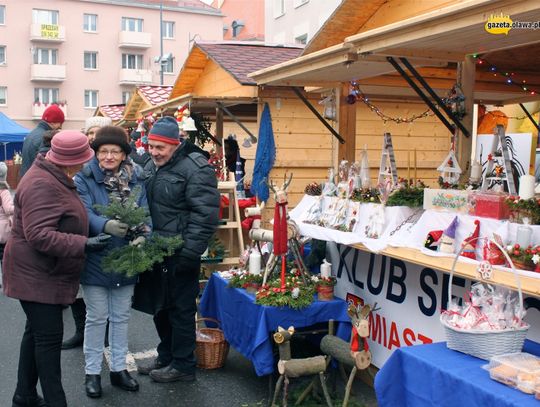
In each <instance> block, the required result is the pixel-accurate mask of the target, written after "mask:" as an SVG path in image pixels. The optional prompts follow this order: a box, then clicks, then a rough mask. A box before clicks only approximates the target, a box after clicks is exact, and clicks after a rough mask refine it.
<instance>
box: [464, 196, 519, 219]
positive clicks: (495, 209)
mask: <svg viewBox="0 0 540 407" xmlns="http://www.w3.org/2000/svg"><path fill="white" fill-rule="evenodd" d="M507 197H508V195H506V194H501V193H494V192H473V193H471V194H470V195H469V214H470V215H474V216H482V217H484V218H492V219H508V217H509V216H510V209H509V208H508V204H507V203H506V198H507Z"/></svg>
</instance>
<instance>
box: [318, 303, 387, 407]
mask: <svg viewBox="0 0 540 407" xmlns="http://www.w3.org/2000/svg"><path fill="white" fill-rule="evenodd" d="M376 306H377V304H375V305H374V306H373V308H372V307H371V306H369V305H364V306H363V307H360V306H358V307H356V306H355V305H353V304H350V305H349V308H348V309H347V314H349V316H350V317H351V322H352V333H351V341H350V343H347V342H346V341H344V340H343V339H341V338H338V337H337V336H334V335H325V336H324V337H323V338H322V341H321V350H322V352H323V353H324V354H326V355H328V356H330V357H331V358H334V359H335V360H336V361H338V362H340V363H342V364H344V365H346V366H349V367H352V370H351V373H350V374H349V378H348V379H347V385H346V386H345V396H344V397H343V404H342V406H343V407H346V406H347V405H348V404H349V397H350V394H351V387H352V383H353V380H354V377H355V376H356V372H357V371H358V370H363V369H366V368H368V367H369V365H370V364H371V352H370V351H369V346H368V343H367V337H368V336H369V322H368V317H369V314H370V313H371V312H372V311H374V310H376V308H375V307H376ZM329 361H330V360H329Z"/></svg>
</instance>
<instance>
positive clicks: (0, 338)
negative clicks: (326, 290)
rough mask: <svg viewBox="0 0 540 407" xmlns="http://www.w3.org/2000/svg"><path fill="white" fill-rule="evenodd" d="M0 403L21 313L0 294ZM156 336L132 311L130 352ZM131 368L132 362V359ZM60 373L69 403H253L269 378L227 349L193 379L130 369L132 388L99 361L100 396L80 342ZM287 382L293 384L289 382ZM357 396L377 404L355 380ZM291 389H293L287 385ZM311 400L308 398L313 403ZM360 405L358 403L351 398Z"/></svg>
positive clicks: (9, 384)
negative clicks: (91, 394) (158, 377)
mask: <svg viewBox="0 0 540 407" xmlns="http://www.w3.org/2000/svg"><path fill="white" fill-rule="evenodd" d="M0 321H1V329H0V370H1V372H2V373H1V375H0V378H1V379H0V406H1V407H7V406H10V405H11V397H12V395H13V391H14V389H15V383H16V376H17V361H18V353H19V343H20V338H21V335H22V332H23V327H24V314H23V312H22V310H21V308H20V305H19V303H18V302H17V301H15V300H12V299H9V298H7V297H5V296H4V295H3V294H0ZM64 321H65V336H66V337H68V336H70V335H71V333H72V332H73V329H74V328H73V318H72V317H71V312H70V311H69V310H66V311H65V313H64ZM156 341H157V336H156V334H155V330H154V327H153V323H152V319H151V317H150V316H148V315H145V314H142V313H139V312H136V311H134V312H133V314H132V320H131V323H130V343H129V347H130V350H131V352H132V353H133V356H134V357H135V358H141V357H147V356H148V355H151V354H152V352H155V345H156V343H157V342H156ZM131 366H133V368H134V365H131ZM62 375H63V383H64V389H65V391H66V394H67V399H68V404H69V406H70V407H87V406H88V407H93V406H100V407H138V406H144V407H152V406H160V407H169V406H170V407H173V406H211V407H237V406H238V407H247V406H249V407H254V406H266V403H267V398H268V396H267V395H268V383H269V381H268V378H267V377H257V375H256V374H255V372H254V370H253V367H252V366H251V363H250V362H249V360H247V359H246V358H244V357H243V356H242V355H240V354H239V353H237V352H235V351H234V349H231V352H230V354H229V357H228V359H227V363H226V366H225V367H224V368H222V369H218V370H210V371H208V370H206V371H205V370H199V371H198V372H197V375H198V376H197V377H198V380H197V381H196V382H195V383H189V384H186V383H171V384H158V383H154V382H152V381H151V380H150V379H149V378H148V377H147V376H140V375H137V374H136V373H134V375H135V377H136V378H137V380H139V383H140V385H141V389H140V391H139V392H137V393H128V392H125V391H122V390H119V389H117V388H112V387H111V385H110V383H109V378H108V369H107V364H106V363H104V368H103V375H102V384H103V393H104V394H103V397H102V398H100V399H95V400H93V399H89V398H88V397H86V395H85V392H84V386H83V382H84V357H83V354H82V350H81V348H78V349H73V350H68V351H63V353H62ZM291 385H292V384H291ZM355 390H356V393H355V394H356V397H355V398H356V400H357V401H361V402H362V404H363V405H365V406H366V407H375V406H376V405H377V403H376V400H375V396H374V393H373V390H372V389H370V388H368V387H367V386H365V385H363V384H362V383H361V382H360V381H357V383H356V384H355ZM291 391H294V389H291ZM312 405H313V404H312ZM356 405H359V404H356Z"/></svg>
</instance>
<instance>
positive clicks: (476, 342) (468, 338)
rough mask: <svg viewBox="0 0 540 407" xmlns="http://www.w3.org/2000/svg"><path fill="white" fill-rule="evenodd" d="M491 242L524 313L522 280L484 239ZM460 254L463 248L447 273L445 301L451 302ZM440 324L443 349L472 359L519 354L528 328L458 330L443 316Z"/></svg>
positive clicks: (507, 258) (524, 324) (512, 266)
mask: <svg viewBox="0 0 540 407" xmlns="http://www.w3.org/2000/svg"><path fill="white" fill-rule="evenodd" d="M487 240H489V241H490V242H491V243H493V244H495V245H497V247H498V248H499V249H500V250H501V252H502V253H503V254H504V256H505V257H506V260H507V261H508V264H509V265H510V267H511V268H512V271H513V272H514V277H515V278H516V283H517V288H518V295H519V306H520V310H519V312H520V314H521V312H522V311H523V294H522V292H521V281H520V279H519V276H518V274H517V272H516V269H515V267H514V264H513V263H512V260H511V259H510V257H509V256H508V254H507V253H506V251H505V250H504V249H503V248H502V247H501V246H500V245H499V244H498V243H497V242H495V241H493V240H491V239H487ZM462 251H463V248H462V249H461V250H460V251H459V252H458V253H457V254H456V257H455V258H454V262H453V263H452V269H451V270H450V280H449V282H448V302H449V303H450V301H451V299H452V278H453V276H454V268H455V267H456V263H457V261H458V258H459V256H460V254H461V252H462ZM440 321H441V323H442V324H443V326H444V330H445V332H446V346H447V347H448V348H449V349H453V350H457V351H459V352H462V353H466V354H468V355H472V356H475V357H477V358H480V359H486V360H489V359H490V358H491V357H493V356H497V355H504V354H506V353H516V352H521V350H522V349H523V343H524V342H525V337H526V336H527V331H528V330H529V325H528V324H526V323H525V322H523V326H522V327H520V328H515V329H503V330H500V331H481V330H476V329H468V330H465V329H459V328H455V327H453V326H450V325H448V324H447V322H446V320H445V319H444V318H443V315H442V314H441V316H440Z"/></svg>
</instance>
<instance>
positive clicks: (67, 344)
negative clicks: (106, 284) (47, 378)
mask: <svg viewBox="0 0 540 407" xmlns="http://www.w3.org/2000/svg"><path fill="white" fill-rule="evenodd" d="M111 124H112V120H111V119H110V118H109V117H103V116H93V117H89V118H87V119H86V120H85V122H84V134H86V137H88V143H90V145H91V144H92V142H93V141H94V140H95V138H96V133H97V131H98V130H99V129H100V128H102V127H104V126H110V125H111ZM46 138H47V136H46V135H44V136H43V147H42V148H45V144H46ZM40 152H41V149H40ZM70 308H71V315H73V321H74V323H75V333H74V334H73V336H71V337H70V338H68V339H66V340H65V341H64V342H62V350H67V349H73V348H78V347H79V346H82V345H83V341H84V324H85V321H86V304H85V303H84V298H83V292H82V290H81V289H79V291H78V292H77V298H76V299H75V302H74V303H73V304H71V306H70ZM107 327H108V325H107ZM106 331H107V330H106ZM107 332H108V331H107ZM107 332H106V333H105V335H106V336H107ZM105 342H107V339H105ZM105 346H107V345H105Z"/></svg>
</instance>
